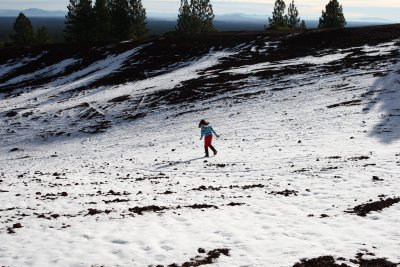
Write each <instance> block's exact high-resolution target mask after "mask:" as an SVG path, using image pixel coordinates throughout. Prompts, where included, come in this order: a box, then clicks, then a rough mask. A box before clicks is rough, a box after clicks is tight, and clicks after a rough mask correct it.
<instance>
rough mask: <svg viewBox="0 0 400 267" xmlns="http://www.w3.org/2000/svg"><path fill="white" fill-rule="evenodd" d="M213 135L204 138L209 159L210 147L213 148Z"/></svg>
mask: <svg viewBox="0 0 400 267" xmlns="http://www.w3.org/2000/svg"><path fill="white" fill-rule="evenodd" d="M211 141H212V135H208V136H206V137H205V138H204V150H205V152H206V157H208V147H209V146H211Z"/></svg>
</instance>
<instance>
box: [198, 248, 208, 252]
mask: <svg viewBox="0 0 400 267" xmlns="http://www.w3.org/2000/svg"><path fill="white" fill-rule="evenodd" d="M197 252H199V253H206V250H205V249H204V248H199V249H198V250H197Z"/></svg>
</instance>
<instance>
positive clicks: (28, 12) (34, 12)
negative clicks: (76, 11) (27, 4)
mask: <svg viewBox="0 0 400 267" xmlns="http://www.w3.org/2000/svg"><path fill="white" fill-rule="evenodd" d="M20 12H22V13H24V14H25V16H28V17H64V16H65V15H66V14H67V12H66V11H62V10H43V9H39V8H29V9H25V10H16V9H0V17H15V16H18V14H19V13H20Z"/></svg>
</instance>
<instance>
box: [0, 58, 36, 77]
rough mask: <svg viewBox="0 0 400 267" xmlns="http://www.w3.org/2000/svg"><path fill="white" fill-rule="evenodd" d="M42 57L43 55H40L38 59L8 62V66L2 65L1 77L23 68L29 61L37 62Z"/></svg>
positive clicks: (0, 67)
mask: <svg viewBox="0 0 400 267" xmlns="http://www.w3.org/2000/svg"><path fill="white" fill-rule="evenodd" d="M41 56H42V55H39V56H37V57H26V58H20V59H18V60H15V61H14V62H8V63H7V64H2V65H0V77H2V76H5V75H6V74H7V73H10V72H11V71H14V70H16V69H18V68H19V67H22V66H23V65H24V64H26V63H27V62H29V61H34V60H37V59H38V58H40V57H41Z"/></svg>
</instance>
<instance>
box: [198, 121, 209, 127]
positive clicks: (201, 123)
mask: <svg viewBox="0 0 400 267" xmlns="http://www.w3.org/2000/svg"><path fill="white" fill-rule="evenodd" d="M203 125H208V122H206V121H205V120H201V121H200V123H199V128H200V127H201V126H203Z"/></svg>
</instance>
